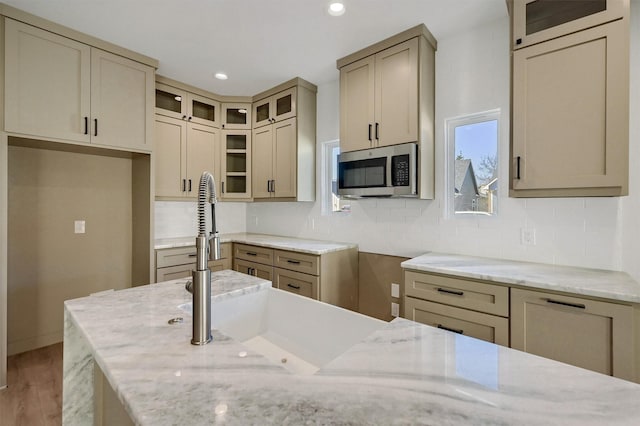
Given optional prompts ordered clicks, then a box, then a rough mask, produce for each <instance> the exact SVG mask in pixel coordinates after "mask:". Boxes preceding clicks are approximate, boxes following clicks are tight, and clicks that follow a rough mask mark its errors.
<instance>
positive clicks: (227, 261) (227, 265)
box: [208, 257, 231, 272]
mask: <svg viewBox="0 0 640 426" xmlns="http://www.w3.org/2000/svg"><path fill="white" fill-rule="evenodd" d="M208 265H209V269H210V270H211V272H216V271H224V270H225V269H231V258H229V257H227V258H222V259H219V260H210V261H209V262H208Z"/></svg>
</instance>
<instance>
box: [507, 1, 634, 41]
mask: <svg viewBox="0 0 640 426" xmlns="http://www.w3.org/2000/svg"><path fill="white" fill-rule="evenodd" d="M511 1H512V2H513V6H512V7H513V48H514V49H519V48H522V47H526V46H530V45H532V44H536V43H540V42H543V41H547V40H551V39H554V38H557V37H561V36H564V35H567V34H571V33H574V32H578V31H581V30H584V29H587V28H591V27H594V26H597V25H601V24H605V23H607V22H610V21H613V20H616V19H620V18H622V17H624V16H626V14H627V10H628V8H629V0H571V1H546V0H515V1H513V0H511Z"/></svg>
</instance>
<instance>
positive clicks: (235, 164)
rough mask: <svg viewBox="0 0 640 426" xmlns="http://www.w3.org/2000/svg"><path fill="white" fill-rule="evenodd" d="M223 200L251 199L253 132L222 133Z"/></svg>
mask: <svg viewBox="0 0 640 426" xmlns="http://www.w3.org/2000/svg"><path fill="white" fill-rule="evenodd" d="M222 150H223V152H222V163H221V172H222V181H221V198H222V199H234V200H241V199H250V198H251V131H250V130H224V131H223V132H222Z"/></svg>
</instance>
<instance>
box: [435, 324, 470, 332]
mask: <svg viewBox="0 0 640 426" xmlns="http://www.w3.org/2000/svg"><path fill="white" fill-rule="evenodd" d="M437 327H438V328H439V329H440V330H447V331H451V332H452V333H458V334H464V330H458V329H457V328H449V327H445V326H444V325H442V324H438V325H437Z"/></svg>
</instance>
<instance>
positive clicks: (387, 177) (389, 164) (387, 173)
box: [385, 155, 393, 188]
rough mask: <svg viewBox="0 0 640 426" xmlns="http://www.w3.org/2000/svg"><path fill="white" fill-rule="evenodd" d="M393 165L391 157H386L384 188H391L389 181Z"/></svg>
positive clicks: (391, 184)
mask: <svg viewBox="0 0 640 426" xmlns="http://www.w3.org/2000/svg"><path fill="white" fill-rule="evenodd" d="M392 165H393V155H389V156H387V170H385V175H386V182H385V184H386V185H385V186H386V187H387V188H390V187H392V186H393V181H392V180H391V167H392Z"/></svg>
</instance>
